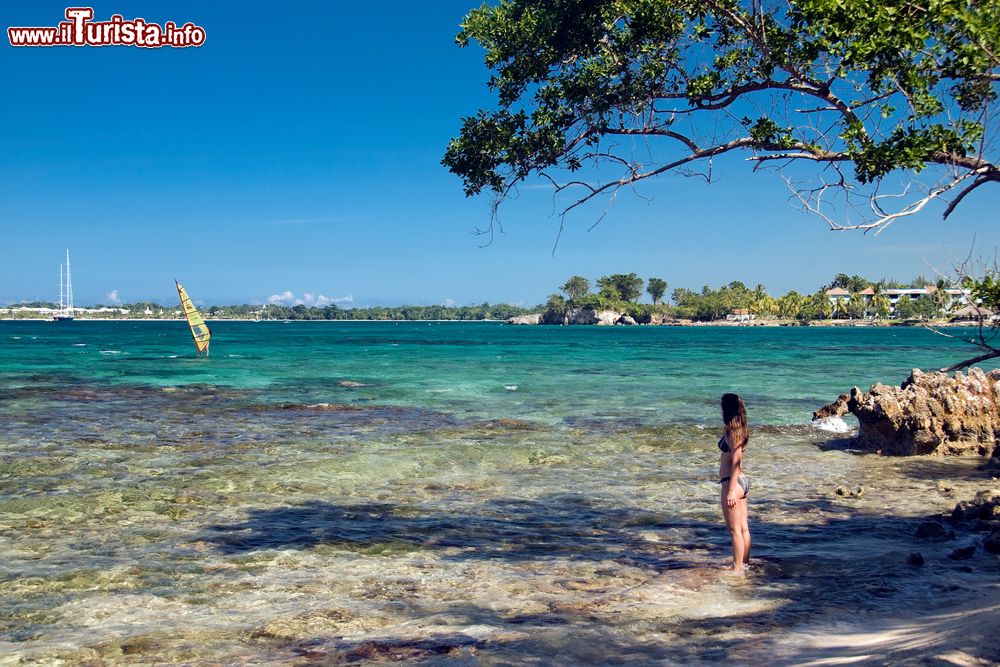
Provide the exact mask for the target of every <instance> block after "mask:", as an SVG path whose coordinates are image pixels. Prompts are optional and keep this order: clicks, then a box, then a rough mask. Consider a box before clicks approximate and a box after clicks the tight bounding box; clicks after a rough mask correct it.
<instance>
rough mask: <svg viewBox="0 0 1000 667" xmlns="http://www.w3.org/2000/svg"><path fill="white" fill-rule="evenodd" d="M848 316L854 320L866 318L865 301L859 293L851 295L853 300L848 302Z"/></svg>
mask: <svg viewBox="0 0 1000 667" xmlns="http://www.w3.org/2000/svg"><path fill="white" fill-rule="evenodd" d="M847 314H848V316H849V317H850V318H851V319H852V320H856V319H861V318H863V317H864V316H865V300H864V299H863V298H861V294H859V293H858V292H854V293H853V294H851V298H850V299H848V300H847Z"/></svg>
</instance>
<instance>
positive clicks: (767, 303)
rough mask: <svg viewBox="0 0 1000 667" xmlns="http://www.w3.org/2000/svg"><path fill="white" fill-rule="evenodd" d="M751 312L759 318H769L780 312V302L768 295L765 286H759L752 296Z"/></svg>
mask: <svg viewBox="0 0 1000 667" xmlns="http://www.w3.org/2000/svg"><path fill="white" fill-rule="evenodd" d="M749 310H750V312H751V313H753V314H754V315H756V316H757V317H769V316H770V315H774V314H775V313H777V312H778V302H777V301H775V300H774V298H773V297H772V296H771V295H770V294H768V293H767V291H766V290H765V289H764V286H763V285H757V286H756V287H755V288H754V290H753V292H752V293H751V295H750V307H749Z"/></svg>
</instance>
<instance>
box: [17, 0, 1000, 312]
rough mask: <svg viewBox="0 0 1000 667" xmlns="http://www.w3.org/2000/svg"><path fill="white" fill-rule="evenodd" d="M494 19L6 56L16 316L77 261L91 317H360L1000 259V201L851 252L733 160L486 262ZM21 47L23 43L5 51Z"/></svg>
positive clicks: (98, 7) (261, 26) (427, 16)
mask: <svg viewBox="0 0 1000 667" xmlns="http://www.w3.org/2000/svg"><path fill="white" fill-rule="evenodd" d="M477 4H479V3H478V0H435V1H434V2H423V3H416V2H393V1H384V2H367V3H354V2H351V3H347V2H294V1H289V2H275V3H257V2H241V3H223V2H210V3H209V2H131V1H126V0H115V1H114V2H104V3H97V4H95V5H94V9H95V13H96V18H97V19H99V20H100V19H105V20H106V19H107V18H109V17H110V15H111V14H113V13H120V14H123V15H124V16H125V18H127V19H131V18H134V17H137V16H141V17H143V18H145V19H146V20H147V21H151V22H155V23H160V24H162V23H165V22H166V21H175V22H177V23H184V22H186V21H192V22H194V23H196V24H198V25H200V26H203V27H204V28H205V30H206V32H207V41H206V43H205V45H204V46H202V47H201V48H197V49H149V50H147V49H137V48H128V47H107V48H42V49H14V48H12V47H11V46H10V45H9V44H7V43H6V37H5V36H4V40H3V42H4V43H3V44H2V45H0V71H2V72H3V90H4V93H3V99H4V104H3V105H2V106H0V124H2V127H3V128H4V142H3V152H2V157H0V257H2V259H0V304H2V303H10V302H13V301H17V300H25V299H31V300H34V299H45V300H56V299H57V298H58V271H59V264H60V262H61V261H62V256H63V252H64V249H65V248H69V249H70V251H71V253H72V260H73V278H74V287H75V291H76V297H77V303H78V305H79V304H91V303H97V302H107V301H109V300H110V297H109V295H110V296H111V297H117V298H118V299H119V300H121V301H124V302H127V301H136V300H141V299H154V300H160V301H163V302H170V301H173V300H174V299H175V298H176V292H174V289H173V278H174V277H177V278H178V279H180V280H181V281H182V282H184V283H185V284H186V285H187V286H188V288H189V291H190V292H191V293H192V296H193V297H194V298H195V300H196V301H200V302H204V303H234V302H263V301H265V300H267V299H268V298H269V297H270V296H271V295H282V294H285V293H286V292H290V293H292V294H293V295H294V298H297V299H305V298H306V296H305V295H306V294H310V295H313V298H314V299H316V298H318V297H319V295H323V296H324V297H326V298H327V299H331V300H335V299H339V300H341V301H340V302H341V303H343V304H350V303H353V304H354V305H374V304H402V303H420V304H431V303H447V302H455V303H459V304H466V303H478V302H482V301H490V302H511V303H524V304H534V303H539V302H541V301H544V299H545V298H546V296H547V295H548V294H549V293H551V292H553V291H555V290H556V288H557V287H558V285H560V284H562V282H563V281H565V279H566V278H567V277H569V276H570V275H573V274H581V275H584V276H586V277H588V278H591V279H593V278H595V277H596V276H599V275H603V274H607V273H617V272H630V271H635V272H637V273H638V274H639V275H640V276H643V277H649V276H658V277H662V278H664V279H665V280H667V282H668V283H669V284H670V286H671V289H672V288H674V287H680V286H684V287H690V288H694V289H697V288H700V287H701V286H702V285H704V284H711V285H718V284H721V283H723V282H728V281H729V280H732V279H740V280H743V281H744V282H746V283H748V284H750V285H753V284H755V283H758V282H760V283H764V284H765V285H766V286H767V287H768V289H769V290H770V291H771V292H772V293H775V294H777V293H782V292H784V291H786V290H788V289H798V290H800V291H813V290H815V289H816V288H817V287H818V286H819V285H820V284H821V283H824V282H828V281H829V280H830V279H831V277H832V276H833V275H834V274H835V273H837V272H840V271H843V272H847V273H860V274H863V275H867V276H870V277H873V278H880V277H895V278H898V279H910V278H912V277H913V276H914V275H916V274H918V273H923V274H930V273H931V269H930V268H929V264H931V265H935V266H939V267H942V268H946V267H947V266H948V265H949V262H950V257H951V256H952V255H964V254H965V253H966V252H967V251H968V249H969V246H970V244H971V243H972V239H973V236H975V237H976V246H977V248H978V249H979V250H981V251H983V252H992V250H993V248H994V247H995V246H996V245H997V244H998V243H1000V234H998V232H997V231H996V228H997V225H996V222H997V212H996V211H997V205H998V203H1000V200H998V193H997V188H992V189H991V188H988V187H987V188H982V189H980V191H978V192H977V193H976V194H974V195H973V196H971V197H970V198H969V199H968V200H967V204H966V205H965V206H964V208H961V209H960V210H959V211H958V212H956V213H955V214H954V215H953V216H952V218H951V219H950V220H949V221H948V222H947V223H944V222H942V221H941V219H940V212H941V208H940V207H938V208H934V209H933V210H931V211H930V212H929V213H927V214H924V215H922V216H920V217H917V218H912V219H909V220H905V221H903V222H899V223H897V225H896V226H894V227H892V228H890V229H889V230H888V231H886V232H885V233H883V234H882V235H880V236H878V237H873V236H868V237H864V236H862V235H860V234H844V233H832V232H829V231H827V230H826V228H825V226H824V225H823V223H822V222H820V221H819V220H818V219H816V218H813V217H810V216H808V215H806V214H803V213H802V212H800V211H799V210H797V209H796V208H795V207H793V206H792V205H791V204H789V203H788V202H787V201H786V199H787V190H786V188H785V185H784V183H783V182H782V181H781V180H780V179H778V178H777V177H774V176H770V175H751V174H750V172H749V168H748V167H747V165H746V164H745V163H744V162H742V161H740V160H731V161H728V162H725V163H721V164H718V165H717V166H716V170H715V173H716V175H717V176H719V180H718V182H717V183H714V184H712V185H711V186H705V185H704V184H702V183H700V182H698V181H696V180H694V179H685V178H683V177H667V178H664V179H662V180H660V181H658V182H656V183H651V184H649V185H646V186H644V187H643V193H644V194H645V195H647V196H650V197H652V198H653V200H652V201H651V202H646V201H644V200H642V199H639V198H636V197H632V196H628V195H625V194H624V193H623V194H622V195H621V196H620V197H619V199H618V202H617V203H616V204H615V206H614V207H613V208H612V209H611V213H610V215H609V216H608V217H607V219H605V220H604V221H603V222H602V223H601V224H600V225H599V226H598V227H596V228H595V229H593V230H592V231H588V227H589V226H590V225H591V223H592V222H593V221H594V218H595V216H596V214H595V213H594V212H585V213H583V214H580V215H577V216H575V217H572V218H570V219H569V221H568V226H567V229H566V231H565V233H564V234H563V237H562V240H561V242H560V245H559V247H558V250H557V251H556V253H555V255H554V256H553V254H552V246H553V242H554V240H555V237H556V232H557V229H558V224H559V223H558V219H557V218H555V217H554V216H552V198H551V194H549V193H547V192H545V191H543V190H541V189H536V188H533V187H529V188H527V189H525V190H523V191H522V196H521V197H520V198H519V199H518V200H517V201H514V202H511V203H510V204H508V205H506V206H505V207H504V208H503V209H502V210H501V217H502V221H503V223H504V229H505V232H506V233H505V234H504V235H501V236H497V237H496V238H495V240H494V242H493V243H492V245H490V246H488V247H485V248H483V247H479V246H480V245H481V243H482V241H483V239H482V238H481V237H477V236H475V235H473V233H472V232H473V230H474V229H475V228H476V227H478V226H483V225H485V224H487V223H488V220H489V202H488V201H487V200H486V199H485V198H481V199H471V200H469V199H466V198H465V197H464V195H463V193H462V188H461V182H460V181H459V179H458V178H456V177H455V176H453V175H451V174H450V173H448V172H447V170H446V169H445V168H443V167H442V166H440V164H439V163H440V159H441V156H442V154H443V151H444V148H445V146H446V144H447V141H448V139H449V137H451V136H453V135H454V134H455V133H456V132H457V130H458V127H459V123H460V118H461V117H462V116H465V115H470V114H472V113H474V112H475V111H476V110H477V109H478V108H480V107H483V106H489V105H490V104H491V103H492V97H491V96H490V94H489V92H488V90H487V89H486V86H485V82H486V79H487V77H488V73H487V71H486V69H485V67H484V65H483V64H482V53H481V51H480V50H478V48H469V49H465V50H462V49H459V48H458V47H457V46H455V44H454V35H455V33H456V32H457V30H458V24H459V22H460V21H461V19H462V17H463V16H464V14H465V13H466V11H467V10H468V9H470V8H471V7H473V6H475V5H477ZM65 7H66V3H55V2H50V1H48V0H32V1H31V2H27V1H22V2H7V3H4V6H3V9H2V11H0V16H2V17H3V27H4V28H5V29H6V28H7V27H8V26H49V25H53V26H54V25H56V24H57V23H58V22H59V21H60V20H61V19H62V17H63V12H64V9H65ZM4 32H5V31H4Z"/></svg>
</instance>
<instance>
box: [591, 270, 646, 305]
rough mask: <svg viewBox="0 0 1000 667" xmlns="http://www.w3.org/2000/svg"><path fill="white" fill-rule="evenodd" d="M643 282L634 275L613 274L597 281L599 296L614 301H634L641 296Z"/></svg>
mask: <svg viewBox="0 0 1000 667" xmlns="http://www.w3.org/2000/svg"><path fill="white" fill-rule="evenodd" d="M642 284H643V280H642V278H640V277H639V276H637V275H636V274H634V273H627V274H626V273H614V274H611V275H610V276H602V277H600V278H598V279H597V285H598V287H600V290H601V295H602V296H604V297H605V298H607V299H609V300H611V301H616V300H621V301H626V302H627V301H635V300H637V299H638V298H639V295H640V294H642Z"/></svg>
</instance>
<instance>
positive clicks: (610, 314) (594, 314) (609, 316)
mask: <svg viewBox="0 0 1000 667" xmlns="http://www.w3.org/2000/svg"><path fill="white" fill-rule="evenodd" d="M621 317H622V313H619V312H616V311H613V310H591V309H590V308H578V309H574V310H570V311H569V312H568V313H566V318H567V320H568V321H569V323H570V324H598V325H604V326H608V325H611V324H617V323H618V320H620V319H621Z"/></svg>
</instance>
